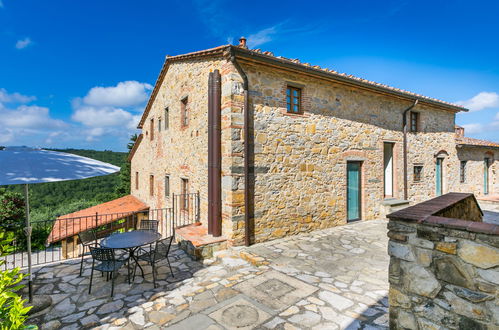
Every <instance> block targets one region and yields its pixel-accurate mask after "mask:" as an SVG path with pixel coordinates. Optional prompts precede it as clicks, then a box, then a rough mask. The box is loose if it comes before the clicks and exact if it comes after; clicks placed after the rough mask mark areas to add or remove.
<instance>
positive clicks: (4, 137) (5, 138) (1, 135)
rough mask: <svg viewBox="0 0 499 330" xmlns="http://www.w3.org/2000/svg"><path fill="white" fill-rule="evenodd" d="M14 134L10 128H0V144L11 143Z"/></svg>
mask: <svg viewBox="0 0 499 330" xmlns="http://www.w3.org/2000/svg"><path fill="white" fill-rule="evenodd" d="M13 138H14V133H13V132H12V130H11V129H10V128H6V127H0V143H7V142H10V141H12V139H13Z"/></svg>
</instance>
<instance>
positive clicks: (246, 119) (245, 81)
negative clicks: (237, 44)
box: [230, 48, 251, 246]
mask: <svg viewBox="0 0 499 330" xmlns="http://www.w3.org/2000/svg"><path fill="white" fill-rule="evenodd" d="M230 61H231V62H232V64H234V67H235V68H236V70H237V72H239V74H240V75H241V78H243V90H244V92H243V93H244V106H243V117H244V129H243V130H244V132H243V135H244V152H243V153H244V244H245V245H246V246H250V245H251V242H250V214H249V210H250V208H249V203H250V198H249V182H250V180H249V178H250V175H249V164H250V161H249V140H250V134H249V111H248V109H249V99H248V76H246V73H244V71H243V69H242V68H241V65H239V63H238V62H237V60H236V56H235V54H234V49H232V48H231V49H230Z"/></svg>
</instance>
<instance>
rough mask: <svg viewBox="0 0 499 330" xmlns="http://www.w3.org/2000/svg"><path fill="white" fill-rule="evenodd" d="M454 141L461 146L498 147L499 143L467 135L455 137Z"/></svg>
mask: <svg viewBox="0 0 499 330" xmlns="http://www.w3.org/2000/svg"><path fill="white" fill-rule="evenodd" d="M456 143H457V144H458V145H461V146H475V147H492V148H499V143H496V142H492V141H487V140H479V139H473V138H469V137H459V138H456Z"/></svg>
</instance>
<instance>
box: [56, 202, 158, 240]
mask: <svg viewBox="0 0 499 330" xmlns="http://www.w3.org/2000/svg"><path fill="white" fill-rule="evenodd" d="M148 209H149V207H148V206H147V205H146V204H144V203H143V202H142V201H140V200H138V199H137V198H135V197H134V196H132V195H128V196H124V197H121V198H118V199H115V200H112V201H109V202H106V203H102V204H99V205H95V206H92V207H89V208H86V209H83V210H80V211H76V212H73V213H69V214H66V215H61V216H60V217H58V218H57V220H56V221H55V223H54V226H53V227H52V231H51V232H50V235H49V237H48V238H47V242H48V243H54V242H57V241H60V240H62V239H64V238H67V237H71V236H74V235H76V234H78V233H80V232H82V231H85V230H88V229H92V228H95V227H97V226H102V225H105V224H108V223H111V222H113V221H116V220H118V219H121V218H123V217H125V216H127V215H130V214H133V213H137V212H140V211H145V210H148ZM96 219H97V221H96Z"/></svg>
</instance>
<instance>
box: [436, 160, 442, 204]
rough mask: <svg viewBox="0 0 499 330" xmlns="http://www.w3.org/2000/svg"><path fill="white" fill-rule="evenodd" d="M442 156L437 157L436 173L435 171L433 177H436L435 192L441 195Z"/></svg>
mask: <svg viewBox="0 0 499 330" xmlns="http://www.w3.org/2000/svg"><path fill="white" fill-rule="evenodd" d="M443 161H444V160H443V158H437V168H436V171H435V172H436V173H435V179H436V185H437V189H436V193H437V196H440V195H442V163H443Z"/></svg>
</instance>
